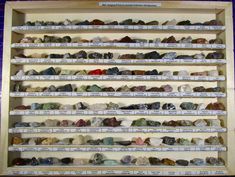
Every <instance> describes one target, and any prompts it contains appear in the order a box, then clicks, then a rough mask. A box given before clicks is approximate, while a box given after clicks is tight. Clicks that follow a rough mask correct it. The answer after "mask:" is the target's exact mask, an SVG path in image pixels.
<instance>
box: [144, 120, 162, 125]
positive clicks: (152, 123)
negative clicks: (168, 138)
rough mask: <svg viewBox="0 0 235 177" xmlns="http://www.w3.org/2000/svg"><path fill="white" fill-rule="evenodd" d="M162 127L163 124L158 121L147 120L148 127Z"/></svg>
mask: <svg viewBox="0 0 235 177" xmlns="http://www.w3.org/2000/svg"><path fill="white" fill-rule="evenodd" d="M160 125H161V123H160V122H158V121H153V120H147V126H154V127H156V126H160Z"/></svg>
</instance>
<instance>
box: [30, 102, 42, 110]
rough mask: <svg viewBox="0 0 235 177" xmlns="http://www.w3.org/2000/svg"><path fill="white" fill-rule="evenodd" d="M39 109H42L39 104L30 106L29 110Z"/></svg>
mask: <svg viewBox="0 0 235 177" xmlns="http://www.w3.org/2000/svg"><path fill="white" fill-rule="evenodd" d="M39 109H42V104H39V103H32V104H31V110H39Z"/></svg>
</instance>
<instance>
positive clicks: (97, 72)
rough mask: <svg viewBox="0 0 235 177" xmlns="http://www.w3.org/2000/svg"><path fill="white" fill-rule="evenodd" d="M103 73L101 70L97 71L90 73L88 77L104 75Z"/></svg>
mask: <svg viewBox="0 0 235 177" xmlns="http://www.w3.org/2000/svg"><path fill="white" fill-rule="evenodd" d="M102 74H103V71H102V70H101V69H95V70H91V71H89V72H88V75H102Z"/></svg>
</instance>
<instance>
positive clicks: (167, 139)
mask: <svg viewBox="0 0 235 177" xmlns="http://www.w3.org/2000/svg"><path fill="white" fill-rule="evenodd" d="M162 140H163V141H162V142H163V143H164V144H168V145H174V144H175V143H176V140H175V138H174V137H169V136H164V137H162Z"/></svg>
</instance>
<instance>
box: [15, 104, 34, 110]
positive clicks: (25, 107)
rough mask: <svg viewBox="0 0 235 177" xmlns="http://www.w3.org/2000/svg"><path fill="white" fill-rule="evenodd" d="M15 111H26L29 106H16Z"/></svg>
mask: <svg viewBox="0 0 235 177" xmlns="http://www.w3.org/2000/svg"><path fill="white" fill-rule="evenodd" d="M15 109H17V110H26V109H31V106H24V105H20V106H16V107H15Z"/></svg>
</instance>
